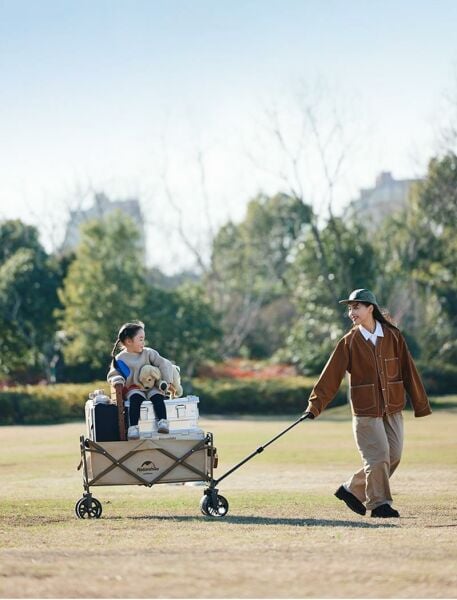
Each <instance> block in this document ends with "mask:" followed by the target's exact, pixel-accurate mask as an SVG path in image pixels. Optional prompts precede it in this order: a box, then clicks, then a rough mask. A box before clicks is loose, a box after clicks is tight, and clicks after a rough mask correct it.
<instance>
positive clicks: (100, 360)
mask: <svg viewBox="0 0 457 600" xmlns="http://www.w3.org/2000/svg"><path fill="white" fill-rule="evenodd" d="M139 240H140V236H139V234H138V230H137V228H136V226H135V224H134V222H133V221H132V220H131V219H129V218H127V217H126V216H125V215H121V214H120V213H114V214H112V215H109V216H108V217H106V218H105V219H104V220H102V221H92V222H89V223H87V224H86V225H85V226H83V227H82V229H81V242H80V244H79V246H78V248H77V249H76V255H75V259H74V261H73V262H72V263H71V265H70V267H69V269H68V273H67V276H66V278H65V280H64V284H63V288H62V289H61V290H60V299H61V302H62V306H63V309H62V311H61V312H60V326H61V328H62V330H63V331H64V334H65V339H66V343H65V346H64V357H65V361H66V362H67V363H68V364H87V365H88V366H89V367H91V368H93V369H103V368H105V367H106V366H107V365H108V361H109V355H110V351H111V348H110V341H112V342H113V343H114V340H115V338H116V335H117V331H118V329H119V327H120V325H121V324H122V323H124V322H126V321H130V320H132V319H141V312H142V310H143V307H144V304H145V297H144V294H145V285H144V281H145V267H144V264H143V258H142V248H141V245H140V242H139ZM101 372H102V371H101Z"/></svg>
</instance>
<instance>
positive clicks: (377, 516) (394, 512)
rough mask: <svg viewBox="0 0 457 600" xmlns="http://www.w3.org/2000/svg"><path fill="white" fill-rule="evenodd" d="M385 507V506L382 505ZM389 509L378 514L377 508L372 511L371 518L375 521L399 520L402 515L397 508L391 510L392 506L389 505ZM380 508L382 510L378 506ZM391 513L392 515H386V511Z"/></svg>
mask: <svg viewBox="0 0 457 600" xmlns="http://www.w3.org/2000/svg"><path fill="white" fill-rule="evenodd" d="M381 506H384V505H381ZM388 506H389V508H388V509H382V510H381V512H380V513H377V512H376V511H377V508H375V509H373V510H372V511H371V516H372V517H374V518H375V519H398V518H399V517H400V513H399V512H398V510H395V508H392V509H391V508H390V505H388ZM378 508H380V507H379V506H378ZM385 510H387V511H390V510H392V514H386V513H385V512H384V511H385Z"/></svg>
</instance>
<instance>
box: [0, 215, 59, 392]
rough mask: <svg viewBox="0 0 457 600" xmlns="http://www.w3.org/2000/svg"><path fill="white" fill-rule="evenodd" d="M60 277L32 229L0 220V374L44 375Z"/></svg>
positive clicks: (16, 376)
mask: <svg viewBox="0 0 457 600" xmlns="http://www.w3.org/2000/svg"><path fill="white" fill-rule="evenodd" d="M60 280H61V270H60V266H59V264H58V262H57V261H56V260H55V259H53V258H52V257H49V256H48V255H47V253H46V252H45V250H44V248H43V247H42V246H41V244H40V242H39V237H38V231H37V229H36V228H35V227H32V226H29V225H25V224H24V223H22V222H21V221H18V220H16V221H5V222H3V223H1V224H0V328H1V331H2V334H1V336H0V375H2V376H4V377H8V378H11V379H13V380H17V381H30V380H34V379H38V378H43V377H49V362H50V360H51V358H52V354H53V351H54V350H53V347H54V331H55V320H54V317H53V311H54V309H55V308H56V307H57V306H58V298H57V288H58V286H59V284H60Z"/></svg>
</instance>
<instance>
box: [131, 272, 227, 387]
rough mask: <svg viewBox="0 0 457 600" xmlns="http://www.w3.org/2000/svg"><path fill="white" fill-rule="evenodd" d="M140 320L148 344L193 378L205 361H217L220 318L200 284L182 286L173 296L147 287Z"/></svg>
mask: <svg viewBox="0 0 457 600" xmlns="http://www.w3.org/2000/svg"><path fill="white" fill-rule="evenodd" d="M147 296H148V301H147V303H146V305H145V307H144V311H143V313H142V314H143V316H144V319H143V320H144V323H145V326H146V336H147V338H148V343H149V344H150V345H151V346H153V347H154V348H156V350H158V351H159V352H160V353H161V354H163V355H164V356H166V357H168V358H169V359H171V360H173V361H174V362H175V363H176V364H178V365H179V366H180V367H181V373H182V375H183V376H187V377H190V376H191V375H193V373H194V371H195V368H196V367H197V366H198V365H199V364H200V363H201V362H202V361H204V360H207V359H210V358H211V359H214V358H215V357H217V347H218V344H219V342H220V337H221V333H222V332H221V329H220V326H219V317H218V315H217V314H216V313H215V311H214V310H213V308H212V307H211V306H210V304H209V302H208V301H207V300H206V299H205V292H204V289H203V287H202V286H201V285H199V284H191V283H188V284H184V285H182V286H180V287H179V288H177V289H176V290H174V291H173V292H170V291H167V290H161V289H159V288H154V287H152V286H151V287H149V292H148V294H147Z"/></svg>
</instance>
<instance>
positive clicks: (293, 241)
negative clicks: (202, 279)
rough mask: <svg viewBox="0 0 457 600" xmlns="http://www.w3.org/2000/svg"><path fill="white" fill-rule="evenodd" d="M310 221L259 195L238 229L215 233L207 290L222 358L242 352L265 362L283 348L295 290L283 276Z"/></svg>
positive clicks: (296, 204) (300, 207)
mask: <svg viewBox="0 0 457 600" xmlns="http://www.w3.org/2000/svg"><path fill="white" fill-rule="evenodd" d="M309 218H310V208H309V207H308V206H307V205H305V204H303V203H302V202H301V201H299V200H297V199H294V198H292V197H290V196H288V195H286V194H277V195H275V196H272V197H269V196H266V195H263V194H262V195H259V196H257V197H256V198H254V199H253V200H251V202H250V203H249V205H248V208H247V212H246V216H245V218H244V220H243V221H242V222H241V223H240V224H238V225H236V224H234V223H228V224H227V225H225V226H224V227H222V228H221V229H220V230H219V232H218V234H217V235H216V237H215V239H214V242H213V247H212V257H211V269H210V272H209V274H208V276H207V278H206V285H207V289H208V290H209V294H210V297H211V299H212V303H213V306H214V307H215V308H216V310H217V311H218V312H220V314H221V315H222V327H223V330H224V339H223V344H222V347H221V351H222V353H223V354H225V355H230V354H236V353H238V352H239V351H240V349H242V348H243V346H244V348H245V349H246V350H247V352H248V353H249V354H250V355H251V356H269V355H270V354H272V352H274V351H275V350H276V349H277V348H278V347H279V346H280V345H281V344H282V343H283V340H284V335H285V334H286V332H287V329H288V325H289V322H290V319H291V318H292V316H293V307H292V305H291V304H290V303H289V302H288V299H287V298H288V294H289V293H290V292H291V290H292V289H293V286H294V284H293V282H292V281H290V280H289V279H288V276H287V273H288V269H289V266H290V263H291V260H292V258H293V255H294V251H295V248H296V245H297V243H298V241H299V239H300V236H301V235H302V232H303V228H304V225H305V224H306V223H308V222H309ZM279 299H281V300H282V304H281V303H280V302H279ZM284 304H287V305H288V306H287V310H283V308H284ZM272 332H274V335H271V334H272Z"/></svg>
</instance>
